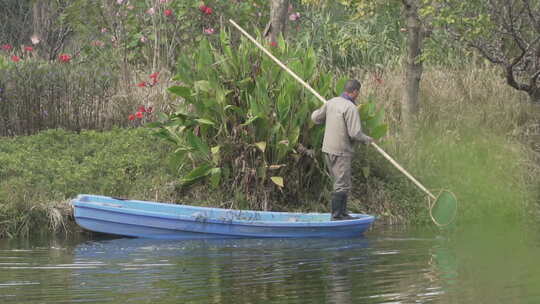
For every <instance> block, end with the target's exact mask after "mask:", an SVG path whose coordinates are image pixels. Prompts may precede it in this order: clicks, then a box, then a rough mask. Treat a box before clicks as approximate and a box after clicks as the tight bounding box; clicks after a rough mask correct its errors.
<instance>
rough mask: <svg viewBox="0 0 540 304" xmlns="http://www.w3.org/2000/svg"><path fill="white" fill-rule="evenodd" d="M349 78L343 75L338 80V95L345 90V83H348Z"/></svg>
mask: <svg viewBox="0 0 540 304" xmlns="http://www.w3.org/2000/svg"><path fill="white" fill-rule="evenodd" d="M347 80H348V79H347V78H346V77H342V78H340V79H339V80H338V82H337V83H336V92H335V93H336V95H339V94H341V93H343V91H344V90H345V83H347Z"/></svg>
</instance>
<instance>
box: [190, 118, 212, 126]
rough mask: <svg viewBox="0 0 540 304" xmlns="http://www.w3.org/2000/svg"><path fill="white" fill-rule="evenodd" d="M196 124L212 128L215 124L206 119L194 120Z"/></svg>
mask: <svg viewBox="0 0 540 304" xmlns="http://www.w3.org/2000/svg"><path fill="white" fill-rule="evenodd" d="M194 120H195V121H196V122H198V123H200V124H203V125H209V126H214V125H215V123H214V122H213V121H211V120H210V119H206V118H197V119H194Z"/></svg>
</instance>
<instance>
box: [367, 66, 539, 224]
mask: <svg viewBox="0 0 540 304" xmlns="http://www.w3.org/2000/svg"><path fill="white" fill-rule="evenodd" d="M401 80H402V73H401V72H400V71H397V72H386V73H384V75H383V83H378V82H377V81H375V80H374V79H372V78H371V77H369V76H368V77H365V88H366V90H365V92H364V93H365V94H366V95H373V96H375V98H376V99H377V100H379V102H381V103H383V104H384V105H385V107H386V109H387V118H388V119H389V120H388V122H389V124H390V125H391V128H390V135H389V136H387V137H386V138H385V140H384V142H382V143H381V145H382V146H383V147H384V148H385V149H386V150H387V151H388V152H389V153H390V154H391V155H393V156H394V157H395V158H396V159H397V160H398V161H399V162H400V163H401V164H403V165H404V166H405V167H406V168H407V169H408V170H409V171H410V172H411V173H412V174H413V175H414V176H416V177H417V178H418V179H419V180H420V181H422V182H423V183H424V185H425V186H426V187H428V188H429V189H432V190H434V192H436V190H437V189H449V190H451V191H453V192H454V193H455V194H456V196H457V198H458V200H459V215H458V220H459V222H478V221H484V220H487V221H489V220H492V219H494V218H497V219H504V221H516V220H523V219H526V218H536V216H533V217H531V215H537V214H538V210H539V199H538V197H539V190H540V184H539V183H538V180H539V179H538V177H539V176H540V159H539V155H540V154H539V152H540V149H539V143H540V123H539V121H540V107H539V106H538V105H532V104H530V103H529V102H528V99H527V96H526V95H524V94H522V93H520V92H517V91H515V90H513V89H511V88H510V87H509V86H508V85H507V84H506V83H505V81H504V79H503V78H502V77H501V76H500V74H499V71H498V70H497V69H492V68H471V69H468V70H456V71H453V70H429V69H428V70H426V71H425V73H424V75H423V79H422V84H421V112H420V113H419V115H418V124H417V131H416V133H415V135H414V136H412V137H411V138H407V137H405V136H404V135H403V132H402V130H401V128H400V127H399V124H398V122H399V101H400V96H401V92H400V87H401V86H400V83H401ZM371 154H373V153H371ZM371 161H372V162H373V161H375V163H377V164H379V163H381V162H386V161H385V160H384V159H383V158H382V157H377V156H373V158H371ZM379 166H382V164H379ZM357 171H359V170H357ZM378 172H379V174H380V175H382V174H390V176H388V175H387V176H386V177H385V176H381V177H378V178H377V179H375V180H380V181H384V182H377V184H375V187H373V186H372V187H367V189H366V190H365V191H364V192H363V193H359V195H358V196H359V197H361V199H360V202H359V204H358V205H359V206H362V205H363V206H368V207H369V206H371V207H370V209H371V210H377V209H378V208H379V206H378V205H383V206H386V208H385V209H387V210H390V211H391V213H390V214H389V216H390V217H391V218H395V219H396V220H399V219H400V218H403V216H404V215H405V217H406V218H408V219H409V220H413V221H419V222H426V221H429V219H428V217H427V215H428V213H427V211H426V210H427V209H426V206H427V202H426V201H425V196H424V195H422V193H421V192H420V190H419V189H411V188H410V187H408V186H407V187H405V189H406V190H404V189H403V188H404V187H403V185H402V184H401V189H400V190H397V191H395V190H394V184H395V182H394V181H395V180H396V179H401V180H403V179H405V177H397V176H400V175H401V173H399V172H398V171H397V170H378ZM373 180H374V179H373V178H372V179H371V180H368V181H367V184H368V185H369V184H373V182H374V181H373ZM378 185H380V187H379V186H378ZM397 185H400V184H397ZM408 185H411V183H408ZM398 188H399V187H398ZM414 192H416V193H419V194H420V198H419V197H418V196H415V195H407V194H412V193H414ZM396 194H397V195H396ZM404 194H405V195H404ZM411 199H412V200H416V201H414V202H411V201H410V200H411ZM407 215H409V216H407Z"/></svg>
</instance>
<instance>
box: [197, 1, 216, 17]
mask: <svg viewBox="0 0 540 304" xmlns="http://www.w3.org/2000/svg"><path fill="white" fill-rule="evenodd" d="M199 10H200V11H201V13H203V14H206V15H212V12H213V10H212V8H211V7H209V6H206V5H204V4H203V5H201V6H199Z"/></svg>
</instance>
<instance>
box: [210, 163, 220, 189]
mask: <svg viewBox="0 0 540 304" xmlns="http://www.w3.org/2000/svg"><path fill="white" fill-rule="evenodd" d="M220 181H221V168H212V169H210V184H211V185H212V187H214V188H217V186H219V182H220Z"/></svg>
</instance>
